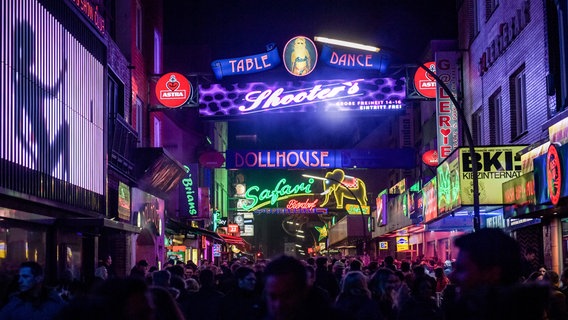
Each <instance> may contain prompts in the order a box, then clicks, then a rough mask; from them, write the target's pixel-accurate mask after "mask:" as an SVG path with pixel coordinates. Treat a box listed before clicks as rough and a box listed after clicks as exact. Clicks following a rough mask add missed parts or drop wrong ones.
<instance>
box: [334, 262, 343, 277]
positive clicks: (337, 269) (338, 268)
mask: <svg viewBox="0 0 568 320" xmlns="http://www.w3.org/2000/svg"><path fill="white" fill-rule="evenodd" d="M343 271H345V263H343V262H341V261H335V263H334V264H333V266H332V267H331V272H333V273H334V274H335V275H343Z"/></svg>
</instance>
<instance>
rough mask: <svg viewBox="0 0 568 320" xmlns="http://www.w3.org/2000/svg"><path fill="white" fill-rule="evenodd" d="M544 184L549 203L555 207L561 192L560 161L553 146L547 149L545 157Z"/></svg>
mask: <svg viewBox="0 0 568 320" xmlns="http://www.w3.org/2000/svg"><path fill="white" fill-rule="evenodd" d="M546 182H547V184H548V194H549V195H550V202H552V204H554V205H556V204H558V201H559V200H560V195H561V190H562V161H560V157H559V155H558V149H557V148H556V146H555V145H554V144H551V145H550V147H548V154H547V155H546Z"/></svg>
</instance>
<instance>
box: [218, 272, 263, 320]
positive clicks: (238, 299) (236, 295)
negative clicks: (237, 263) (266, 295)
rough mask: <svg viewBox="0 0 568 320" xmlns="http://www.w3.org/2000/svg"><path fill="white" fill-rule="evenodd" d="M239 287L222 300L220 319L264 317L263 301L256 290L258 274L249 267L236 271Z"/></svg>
mask: <svg viewBox="0 0 568 320" xmlns="http://www.w3.org/2000/svg"><path fill="white" fill-rule="evenodd" d="M235 278H236V279H237V287H236V288H235V289H234V290H232V291H230V292H229V293H227V295H225V296H224V297H223V299H222V300H221V308H220V309H221V311H220V319H221V320H224V319H227V320H255V319H260V317H261V316H262V309H261V308H262V299H261V296H260V294H259V293H257V291H256V290H255V289H256V281H257V278H256V274H255V272H254V270H253V269H251V268H249V267H240V268H238V269H237V270H236V271H235Z"/></svg>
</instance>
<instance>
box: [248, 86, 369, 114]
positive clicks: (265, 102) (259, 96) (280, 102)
mask: <svg viewBox="0 0 568 320" xmlns="http://www.w3.org/2000/svg"><path fill="white" fill-rule="evenodd" d="M358 92H359V84H358V83H357V82H344V83H343V84H342V85H330V86H326V87H324V86H322V85H319V84H318V85H316V86H314V87H313V88H310V89H307V90H303V91H299V92H298V91H288V92H286V93H285V92H284V88H278V89H276V90H271V89H267V90H264V91H251V92H249V93H248V94H247V95H246V96H245V101H246V102H250V105H248V106H247V105H245V104H243V105H240V106H239V111H241V112H243V113H255V112H259V111H264V110H265V109H268V108H272V109H279V108H286V107H287V106H295V105H301V104H304V103H307V102H312V101H314V100H315V101H314V102H325V101H333V100H336V99H338V98H342V97H348V96H353V95H356V94H357V93H358ZM259 107H260V109H259Z"/></svg>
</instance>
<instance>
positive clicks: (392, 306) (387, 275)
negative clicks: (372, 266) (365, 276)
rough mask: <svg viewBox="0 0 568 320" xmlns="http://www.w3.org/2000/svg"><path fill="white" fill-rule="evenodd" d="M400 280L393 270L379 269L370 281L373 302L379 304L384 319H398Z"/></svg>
mask: <svg viewBox="0 0 568 320" xmlns="http://www.w3.org/2000/svg"><path fill="white" fill-rule="evenodd" d="M398 286H400V279H399V278H398V276H397V275H396V274H395V273H394V271H393V270H392V269H388V268H384V267H383V268H379V270H377V271H376V272H375V273H374V274H373V275H372V276H371V279H370V280H369V289H370V291H371V295H372V298H373V300H375V302H376V303H377V304H378V306H379V310H380V313H381V314H382V316H383V318H384V319H387V320H394V319H396V318H397V313H398V305H399V304H400V303H399V298H400V296H399V293H398V292H397V287H398Z"/></svg>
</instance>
